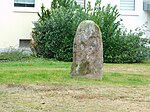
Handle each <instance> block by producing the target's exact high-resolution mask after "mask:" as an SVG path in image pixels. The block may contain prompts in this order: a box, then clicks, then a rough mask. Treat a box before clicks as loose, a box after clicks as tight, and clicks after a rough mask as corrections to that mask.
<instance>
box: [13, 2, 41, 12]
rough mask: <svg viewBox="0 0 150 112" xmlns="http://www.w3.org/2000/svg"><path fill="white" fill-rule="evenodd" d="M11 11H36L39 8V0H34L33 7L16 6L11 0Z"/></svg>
mask: <svg viewBox="0 0 150 112" xmlns="http://www.w3.org/2000/svg"><path fill="white" fill-rule="evenodd" d="M12 1H13V2H12V6H13V12H38V11H39V10H40V7H41V4H40V1H39V0H35V4H34V7H16V6H15V5H14V3H15V1H14V0H12Z"/></svg>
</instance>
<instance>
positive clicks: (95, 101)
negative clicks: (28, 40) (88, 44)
mask: <svg viewBox="0 0 150 112" xmlns="http://www.w3.org/2000/svg"><path fill="white" fill-rule="evenodd" d="M70 68H71V63H69V62H59V61H53V60H44V59H35V60H31V61H26V62H1V63H0V88H1V89H0V110H1V112H99V111H100V112H149V109H150V97H149V95H150V63H149V62H147V63H141V64H104V71H103V80H102V81H98V80H90V79H84V78H71V77H70Z"/></svg>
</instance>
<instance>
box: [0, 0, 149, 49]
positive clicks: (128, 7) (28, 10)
mask: <svg viewBox="0 0 150 112" xmlns="http://www.w3.org/2000/svg"><path fill="white" fill-rule="evenodd" d="M51 1H52V0H3V1H0V49H5V48H9V47H14V48H18V47H28V43H29V41H30V40H31V32H32V28H33V27H34V25H33V22H35V21H37V20H38V16H37V12H39V11H40V7H41V6H42V3H43V4H44V5H45V6H46V7H47V8H48V7H50V4H51ZM76 1H77V2H78V4H81V5H82V7H85V6H86V3H87V2H88V1H90V2H91V4H92V6H94V4H95V1H96V0H76ZM109 3H110V4H111V5H112V6H113V5H117V7H118V10H119V12H120V14H121V16H120V18H122V19H123V24H124V26H125V27H126V28H127V29H128V30H130V29H132V30H133V29H135V28H137V27H140V26H142V25H143V24H144V23H146V22H147V23H148V29H149V28H150V24H149V23H150V11H149V8H150V7H149V3H150V0H144V1H143V0H102V5H107V4H109ZM148 35H149V34H147V36H148ZM148 37H149V36H148Z"/></svg>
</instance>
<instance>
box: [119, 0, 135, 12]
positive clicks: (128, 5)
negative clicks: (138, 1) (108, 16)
mask: <svg viewBox="0 0 150 112" xmlns="http://www.w3.org/2000/svg"><path fill="white" fill-rule="evenodd" d="M120 10H128V11H134V10H135V0H120Z"/></svg>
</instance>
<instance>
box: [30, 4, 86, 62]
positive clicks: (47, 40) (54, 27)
mask: <svg viewBox="0 0 150 112" xmlns="http://www.w3.org/2000/svg"><path fill="white" fill-rule="evenodd" d="M69 3H72V4H69V5H66V6H70V7H69V8H68V7H65V6H62V7H60V8H55V7H54V6H53V7H52V9H51V10H48V9H45V8H44V7H42V12H41V14H39V17H40V19H39V21H38V22H36V23H34V25H35V28H34V30H33V33H32V34H33V35H32V37H33V39H34V41H35V42H36V44H37V45H36V47H35V49H36V51H37V54H38V55H40V56H43V57H46V58H56V59H57V60H63V61H71V60H72V50H73V39H74V35H75V33H76V29H77V26H78V25H79V23H80V22H81V21H82V20H84V18H85V17H87V16H86V14H85V13H84V12H83V11H82V8H80V7H79V6H77V4H76V3H74V2H69ZM52 5H53V4H52ZM55 5H56V4H55ZM56 6H57V5H56Z"/></svg>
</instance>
